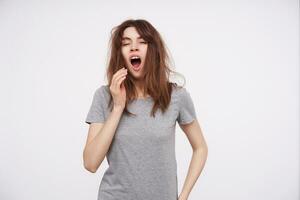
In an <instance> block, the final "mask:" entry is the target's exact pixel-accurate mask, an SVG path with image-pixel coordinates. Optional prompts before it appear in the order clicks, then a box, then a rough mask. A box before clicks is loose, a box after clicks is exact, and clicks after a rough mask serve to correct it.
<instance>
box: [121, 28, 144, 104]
mask: <svg viewBox="0 0 300 200" xmlns="http://www.w3.org/2000/svg"><path fill="white" fill-rule="evenodd" d="M122 38H123V39H122V48H121V52H122V55H123V57H124V59H125V60H126V65H127V66H126V68H127V69H128V70H129V73H130V75H132V76H133V78H134V85H135V87H136V88H137V91H138V96H139V98H140V97H141V98H144V97H145V96H147V95H145V94H144V91H143V90H142V86H143V85H144V81H143V78H142V77H143V75H144V71H145V70H144V64H145V59H146V54H147V49H148V44H147V42H146V41H145V40H144V39H143V38H141V37H140V35H139V33H138V32H137V30H136V28H135V27H128V28H126V29H125V30H124V32H123V36H122ZM133 54H134V55H139V57H140V58H141V60H142V62H141V65H140V66H141V69H140V70H139V71H134V70H133V66H132V64H131V62H130V57H131V55H133Z"/></svg>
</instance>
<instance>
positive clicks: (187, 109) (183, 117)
mask: <svg viewBox="0 0 300 200" xmlns="http://www.w3.org/2000/svg"><path fill="white" fill-rule="evenodd" d="M196 118H197V115H196V111H195V106H194V103H193V100H192V98H191V95H190V93H189V92H188V91H187V90H186V88H181V89H180V91H179V99H178V116H177V122H178V123H179V124H188V123H191V122H192V121H194V119H196Z"/></svg>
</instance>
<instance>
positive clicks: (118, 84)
mask: <svg viewBox="0 0 300 200" xmlns="http://www.w3.org/2000/svg"><path fill="white" fill-rule="evenodd" d="M125 78H126V75H124V76H120V77H118V79H115V83H116V88H118V89H119V88H120V84H121V82H122V80H124V79H125Z"/></svg>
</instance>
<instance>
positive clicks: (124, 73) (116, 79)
mask: <svg viewBox="0 0 300 200" xmlns="http://www.w3.org/2000/svg"><path fill="white" fill-rule="evenodd" d="M126 75H127V72H123V73H120V74H118V75H116V76H114V77H113V80H112V82H113V83H112V84H113V85H114V87H118V85H116V83H117V82H118V80H119V79H120V78H121V77H123V76H126Z"/></svg>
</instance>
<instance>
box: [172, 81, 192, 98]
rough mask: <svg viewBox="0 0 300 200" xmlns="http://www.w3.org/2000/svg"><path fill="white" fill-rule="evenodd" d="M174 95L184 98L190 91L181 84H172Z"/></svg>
mask: <svg viewBox="0 0 300 200" xmlns="http://www.w3.org/2000/svg"><path fill="white" fill-rule="evenodd" d="M172 87H173V89H172V95H173V96H174V97H175V98H182V97H183V96H185V95H187V94H188V93H189V92H188V90H187V89H186V88H185V87H184V86H180V85H178V84H176V83H174V84H172Z"/></svg>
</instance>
